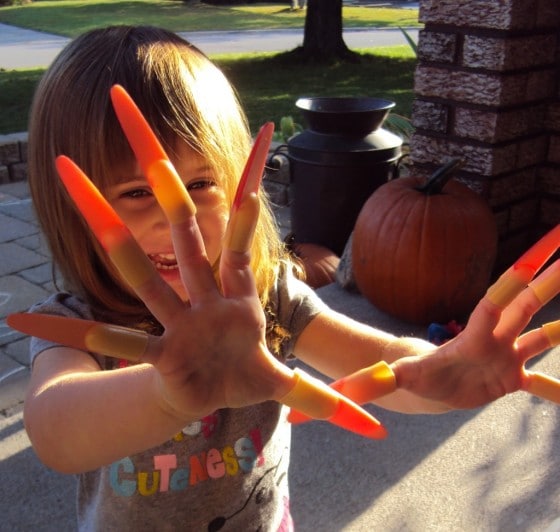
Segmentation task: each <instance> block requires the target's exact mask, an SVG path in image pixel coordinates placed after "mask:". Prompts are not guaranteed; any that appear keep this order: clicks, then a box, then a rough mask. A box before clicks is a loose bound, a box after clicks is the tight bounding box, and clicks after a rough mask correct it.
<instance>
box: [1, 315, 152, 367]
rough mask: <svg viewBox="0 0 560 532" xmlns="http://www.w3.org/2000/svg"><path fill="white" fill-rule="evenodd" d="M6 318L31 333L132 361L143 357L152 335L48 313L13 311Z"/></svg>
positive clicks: (84, 349) (8, 321)
mask: <svg viewBox="0 0 560 532" xmlns="http://www.w3.org/2000/svg"><path fill="white" fill-rule="evenodd" d="M6 322H7V324H8V325H9V326H10V327H12V328H13V329H16V330H18V331H20V332H22V333H24V334H28V335H30V336H36V337H37V338H44V339H45V340H50V341H51V342H56V343H59V344H62V345H67V346H70V347H75V348H76V349H81V350H82V351H91V352H94V353H100V354H103V355H107V356H111V357H115V358H123V359H125V360H129V361H131V362H139V361H140V360H141V359H142V357H143V355H144V353H145V352H146V347H147V345H148V338H149V337H148V334H147V333H145V332H142V331H136V330H134V329H128V328H125V327H119V326H116V325H109V324H106V323H97V322H95V321H88V320H79V319H76V318H65V317H61V316H51V315H46V314H27V313H19V314H10V315H9V316H8V318H7V319H6Z"/></svg>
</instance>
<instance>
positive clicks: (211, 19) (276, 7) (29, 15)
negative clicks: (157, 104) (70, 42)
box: [0, 0, 419, 37]
mask: <svg viewBox="0 0 560 532" xmlns="http://www.w3.org/2000/svg"><path fill="white" fill-rule="evenodd" d="M115 21H119V22H122V23H129V24H153V25H156V26H161V27H164V28H167V29H170V30H172V31H202V30H232V29H235V30H250V29H277V28H302V27H303V25H304V22H305V10H294V11H292V10H290V9H289V6H288V3H287V2H285V3H283V4H281V3H277V4H250V5H244V6H212V5H207V4H199V5H189V4H186V3H184V2H181V1H178V0H134V1H132V0H128V1H123V0H36V1H34V2H33V3H31V4H26V5H23V6H12V7H2V8H0V22H3V23H6V24H12V25H14V26H20V27H22V28H30V29H35V30H41V31H47V32H49V33H55V34H57V35H64V36H66V37H75V36H76V35H79V34H81V33H83V32H84V31H87V30H89V29H92V28H96V27H100V26H106V25H109V24H114V23H115ZM343 23H344V26H345V27H348V28H350V27H397V26H402V27H407V26H408V27H412V26H419V23H418V11H417V10H414V9H395V8H383V7H381V8H371V7H356V6H345V7H344V8H343Z"/></svg>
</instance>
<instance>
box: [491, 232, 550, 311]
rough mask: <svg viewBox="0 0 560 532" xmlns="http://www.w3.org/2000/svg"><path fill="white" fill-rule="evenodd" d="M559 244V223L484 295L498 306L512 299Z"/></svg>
mask: <svg viewBox="0 0 560 532" xmlns="http://www.w3.org/2000/svg"><path fill="white" fill-rule="evenodd" d="M559 246H560V225H557V226H556V227H555V228H554V229H552V230H551V231H549V232H548V233H547V234H546V235H545V236H543V237H542V238H541V239H540V240H539V241H538V242H537V243H536V244H534V245H533V246H532V247H531V248H529V250H528V251H526V252H525V253H524V254H523V255H522V256H521V257H520V258H519V260H517V261H516V262H515V264H514V265H513V266H512V267H511V268H509V269H508V270H507V271H506V272H505V273H504V274H502V276H501V277H500V278H499V279H498V280H497V281H496V283H494V284H493V285H492V286H491V287H490V288H489V289H488V291H487V293H486V297H487V298H488V300H490V301H491V302H492V303H494V304H495V305H497V306H499V307H506V306H507V305H509V303H511V302H512V301H513V299H514V298H515V296H517V294H519V293H520V292H521V291H522V290H523V289H524V288H525V287H526V286H527V284H528V283H529V281H530V280H531V279H532V278H533V277H534V276H535V274H536V273H537V271H538V270H539V269H540V268H541V267H542V265H543V264H544V263H545V262H546V261H547V260H548V259H549V258H550V257H551V256H552V254H553V253H554V252H555V251H556V250H557V249H558V247H559Z"/></svg>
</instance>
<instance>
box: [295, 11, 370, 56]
mask: <svg viewBox="0 0 560 532" xmlns="http://www.w3.org/2000/svg"><path fill="white" fill-rule="evenodd" d="M292 53H293V55H295V56H299V57H300V58H301V59H302V60H304V61H317V62H329V61H334V60H343V61H359V58H360V56H359V54H357V53H355V52H352V51H351V50H350V49H349V48H348V46H346V43H345V42H344V39H343V38H342V0H308V1H307V13H306V15H305V29H304V35H303V46H301V47H299V48H296V49H295V50H293V52H292Z"/></svg>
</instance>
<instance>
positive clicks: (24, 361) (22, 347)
mask: <svg viewBox="0 0 560 532" xmlns="http://www.w3.org/2000/svg"><path fill="white" fill-rule="evenodd" d="M29 342H30V338H29V336H26V337H25V338H22V339H21V340H17V341H16V342H12V343H10V344H8V345H6V346H4V347H3V349H4V352H5V353H6V354H7V356H8V357H9V358H11V359H12V360H13V361H14V362H16V363H17V364H20V365H21V366H25V367H29V366H30V362H29Z"/></svg>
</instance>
